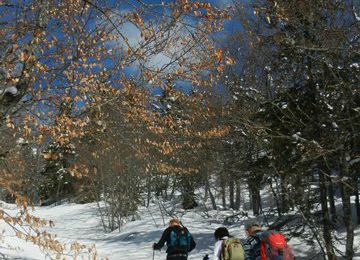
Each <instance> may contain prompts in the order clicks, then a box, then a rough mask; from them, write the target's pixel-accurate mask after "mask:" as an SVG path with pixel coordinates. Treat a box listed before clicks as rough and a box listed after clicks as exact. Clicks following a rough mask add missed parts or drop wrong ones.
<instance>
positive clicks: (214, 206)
mask: <svg viewBox="0 0 360 260" xmlns="http://www.w3.org/2000/svg"><path fill="white" fill-rule="evenodd" d="M208 187H209V188H208V189H209V196H210V200H211V204H212V207H213V209H214V210H217V206H216V201H215V197H214V195H213V193H212V192H211V189H210V185H209V186H208Z"/></svg>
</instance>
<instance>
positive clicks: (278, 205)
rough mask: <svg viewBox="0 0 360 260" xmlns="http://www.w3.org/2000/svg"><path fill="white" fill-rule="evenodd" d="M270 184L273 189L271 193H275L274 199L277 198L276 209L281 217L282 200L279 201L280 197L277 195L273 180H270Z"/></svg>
mask: <svg viewBox="0 0 360 260" xmlns="http://www.w3.org/2000/svg"><path fill="white" fill-rule="evenodd" d="M269 186H270V189H271V193H272V194H273V196H274V199H275V203H276V210H277V213H278V216H279V217H280V216H281V207H280V201H279V197H278V195H277V191H276V190H275V189H274V187H273V183H272V181H271V180H269Z"/></svg>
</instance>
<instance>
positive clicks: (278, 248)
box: [259, 232, 295, 260]
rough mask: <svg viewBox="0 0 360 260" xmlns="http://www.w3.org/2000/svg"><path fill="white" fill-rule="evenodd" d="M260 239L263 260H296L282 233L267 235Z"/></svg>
mask: <svg viewBox="0 0 360 260" xmlns="http://www.w3.org/2000/svg"><path fill="white" fill-rule="evenodd" d="M259 239H260V259H261V260H294V259H295V257H294V255H293V253H292V249H291V247H290V246H289V245H288V244H287V243H286V239H285V236H284V235H283V234H281V233H274V232H271V233H267V234H266V235H264V236H263V237H259Z"/></svg>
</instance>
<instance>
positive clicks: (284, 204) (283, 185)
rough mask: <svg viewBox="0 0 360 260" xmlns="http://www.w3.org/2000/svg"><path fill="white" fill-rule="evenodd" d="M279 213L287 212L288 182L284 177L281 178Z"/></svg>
mask: <svg viewBox="0 0 360 260" xmlns="http://www.w3.org/2000/svg"><path fill="white" fill-rule="evenodd" d="M280 187H281V212H282V213H286V212H288V211H289V208H290V205H289V190H288V181H287V179H286V177H284V176H281V183H280Z"/></svg>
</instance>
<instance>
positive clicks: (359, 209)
mask: <svg viewBox="0 0 360 260" xmlns="http://www.w3.org/2000/svg"><path fill="white" fill-rule="evenodd" d="M358 182H359V177H355V180H354V184H355V190H354V192H355V207H356V216H357V223H358V224H359V225H360V199H359V183H358Z"/></svg>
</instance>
